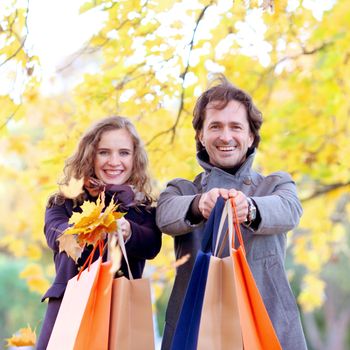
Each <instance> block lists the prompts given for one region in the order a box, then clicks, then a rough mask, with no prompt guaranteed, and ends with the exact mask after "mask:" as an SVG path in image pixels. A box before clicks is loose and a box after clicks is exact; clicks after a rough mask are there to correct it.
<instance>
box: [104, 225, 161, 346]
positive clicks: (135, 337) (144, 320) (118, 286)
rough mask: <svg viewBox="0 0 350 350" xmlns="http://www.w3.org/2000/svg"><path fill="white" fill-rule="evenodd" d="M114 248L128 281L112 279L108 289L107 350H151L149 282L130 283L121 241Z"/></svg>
mask: <svg viewBox="0 0 350 350" xmlns="http://www.w3.org/2000/svg"><path fill="white" fill-rule="evenodd" d="M118 244H119V246H120V248H121V251H122V254H123V256H124V259H125V261H126V264H127V268H128V272H129V278H130V280H129V279H127V278H126V277H120V278H116V279H114V281H113V287H112V302H111V317H110V320H111V321H110V327H109V345H108V349H109V350H140V349H142V350H154V347H155V345H154V328H153V317H152V300H151V288H150V281H149V279H147V278H140V279H133V276H132V273H131V270H130V266H129V261H128V257H127V254H126V250H125V246H124V240H123V237H122V236H121V233H120V232H118Z"/></svg>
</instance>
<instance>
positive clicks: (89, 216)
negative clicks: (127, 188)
mask: <svg viewBox="0 0 350 350" xmlns="http://www.w3.org/2000/svg"><path fill="white" fill-rule="evenodd" d="M117 207H118V205H117V204H115V203H114V201H113V200H111V202H110V203H109V205H108V206H107V207H105V196H104V192H102V193H101V194H100V196H99V197H98V199H97V201H96V203H95V202H89V201H86V202H84V203H83V204H82V206H81V210H82V211H81V212H80V213H74V214H73V215H72V216H71V218H70V219H69V223H70V224H73V225H72V226H71V227H69V228H68V229H67V230H65V231H64V232H63V235H62V236H60V237H59V238H58V241H59V242H60V252H61V251H66V252H67V254H68V255H69V256H70V257H72V258H73V259H74V260H75V261H77V259H78V258H79V257H80V256H81V252H82V250H83V248H84V247H85V245H93V246H95V245H96V244H97V242H98V241H99V240H104V239H105V238H106V236H107V234H108V233H112V232H115V231H116V230H117V223H116V219H119V218H121V217H122V216H123V215H124V214H123V213H118V212H115V210H116V208H117ZM69 235H70V236H71V237H72V238H65V237H66V236H69Z"/></svg>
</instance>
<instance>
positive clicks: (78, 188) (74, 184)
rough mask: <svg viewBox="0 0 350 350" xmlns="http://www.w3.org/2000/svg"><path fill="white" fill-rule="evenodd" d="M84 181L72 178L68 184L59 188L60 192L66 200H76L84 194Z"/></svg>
mask: <svg viewBox="0 0 350 350" xmlns="http://www.w3.org/2000/svg"><path fill="white" fill-rule="evenodd" d="M83 185H84V179H83V178H81V179H76V178H74V177H72V178H71V179H70V180H69V182H68V184H63V185H60V186H59V190H60V192H62V194H63V195H64V196H65V197H66V198H76V197H78V196H79V195H80V194H81V193H82V192H83Z"/></svg>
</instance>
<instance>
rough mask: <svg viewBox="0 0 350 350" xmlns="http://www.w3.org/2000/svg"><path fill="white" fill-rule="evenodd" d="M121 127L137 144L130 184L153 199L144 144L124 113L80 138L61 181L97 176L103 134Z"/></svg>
mask: <svg viewBox="0 0 350 350" xmlns="http://www.w3.org/2000/svg"><path fill="white" fill-rule="evenodd" d="M119 129H125V130H126V131H127V132H128V133H129V134H130V136H131V138H132V141H133V145H134V160H133V169H132V175H131V177H130V179H129V181H128V183H129V184H130V185H132V186H134V189H135V190H136V191H137V192H141V193H143V194H144V195H145V198H146V199H147V201H148V202H149V201H152V197H151V191H152V188H151V180H150V176H149V174H148V171H147V167H148V157H147V153H146V151H145V148H144V144H143V142H142V141H141V139H140V137H139V135H138V133H137V131H136V129H135V127H134V125H133V124H132V123H131V122H130V120H128V119H127V118H124V117H120V116H112V117H107V118H104V119H102V120H100V121H99V122H97V123H96V124H94V125H92V127H91V128H90V129H89V130H87V131H86V132H85V134H84V135H83V136H82V137H81V139H80V141H79V144H78V147H77V150H76V151H75V153H74V154H73V155H72V156H71V157H69V158H68V159H67V160H66V162H65V166H64V168H63V179H62V180H61V181H60V184H68V183H69V181H70V179H71V178H72V177H74V178H76V179H81V178H88V177H96V176H95V173H94V161H95V156H96V151H97V146H98V143H99V142H100V140H101V137H102V134H103V133H104V132H106V131H110V130H119Z"/></svg>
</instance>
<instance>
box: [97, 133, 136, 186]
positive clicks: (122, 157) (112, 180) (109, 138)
mask: <svg viewBox="0 0 350 350" xmlns="http://www.w3.org/2000/svg"><path fill="white" fill-rule="evenodd" d="M133 160H134V143H133V141H132V138H131V135H130V134H129V132H128V131H127V130H126V129H115V130H109V131H105V132H104V133H103V134H102V136H101V140H100V142H99V143H98V145H97V152H96V156H95V160H94V170H95V175H96V177H97V178H98V179H99V180H102V181H103V182H104V183H105V184H109V185H122V184H125V183H127V182H128V180H129V179H130V176H131V173H132V168H133Z"/></svg>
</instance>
